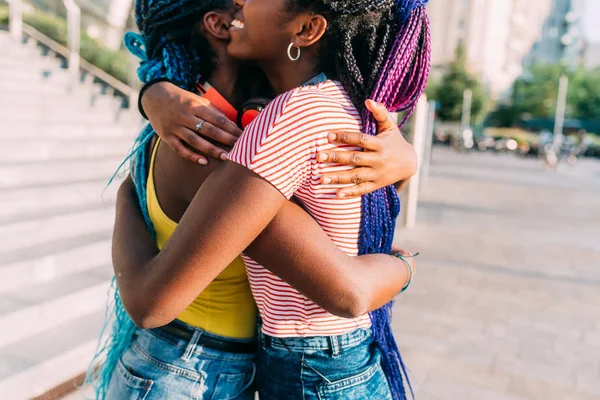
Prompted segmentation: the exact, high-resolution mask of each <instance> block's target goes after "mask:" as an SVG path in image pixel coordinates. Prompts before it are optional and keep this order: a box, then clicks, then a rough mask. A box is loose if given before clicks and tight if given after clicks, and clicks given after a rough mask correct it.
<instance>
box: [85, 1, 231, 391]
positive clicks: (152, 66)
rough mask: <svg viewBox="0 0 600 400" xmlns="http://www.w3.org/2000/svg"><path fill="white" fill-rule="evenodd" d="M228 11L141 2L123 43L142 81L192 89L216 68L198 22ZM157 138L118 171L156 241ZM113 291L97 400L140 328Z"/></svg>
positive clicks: (210, 4)
mask: <svg viewBox="0 0 600 400" xmlns="http://www.w3.org/2000/svg"><path fill="white" fill-rule="evenodd" d="M230 7H232V2H231V0H205V1H198V0H137V1H136V8H135V10H136V22H137V25H138V28H139V30H140V32H141V33H140V34H138V33H133V32H128V33H127V34H125V37H124V42H125V46H126V47H127V49H128V50H129V51H130V52H131V53H132V54H134V55H135V56H137V57H138V58H139V59H140V60H141V62H140V66H139V68H138V71H137V72H138V77H139V79H140V80H141V81H142V82H143V83H147V82H149V81H151V80H153V79H156V78H163V77H165V78H168V79H169V80H170V81H171V82H173V83H175V84H177V85H178V86H180V87H181V88H183V89H187V90H191V89H193V88H194V87H195V85H196V82H197V81H198V78H199V76H200V75H201V74H202V75H203V76H206V77H208V76H210V75H211V73H212V71H213V70H214V68H215V63H214V58H213V54H212V52H211V49H210V46H209V44H208V41H207V40H206V38H205V37H204V36H203V35H202V34H201V31H200V28H199V23H200V22H201V21H202V18H203V17H204V15H205V14H206V13H207V12H209V11H218V10H222V11H224V10H228V9H229V8H230ZM154 135H155V132H154V130H153V129H152V126H150V124H147V125H146V126H145V127H144V128H143V129H142V131H141V133H140V134H139V135H138V137H137V138H136V139H135V141H134V144H133V146H132V151H131V153H130V155H129V156H128V157H127V158H126V159H125V161H124V162H123V163H122V164H121V166H120V167H119V168H118V170H117V172H118V171H119V170H121V168H122V167H123V166H124V165H125V164H126V163H129V169H130V174H131V177H132V180H133V182H134V184H135V188H136V193H137V196H138V200H139V204H140V209H141V211H142V214H143V216H144V220H145V221H146V225H147V226H148V230H149V231H150V232H151V234H152V236H153V237H154V228H153V226H152V221H151V220H150V215H149V213H148V206H147V201H146V183H147V180H148V168H149V164H148V153H149V144H150V142H151V140H150V139H151V138H152V137H153V136H154ZM115 175H116V173H115ZM113 178H114V176H113ZM111 182H112V179H111ZM109 184H110V183H109ZM110 293H112V296H111V295H110V294H109V301H108V304H107V306H106V315H105V321H104V326H103V328H102V330H101V333H100V339H99V342H98V347H97V349H96V352H95V355H94V357H93V359H92V362H91V363H90V366H89V368H88V371H87V376H86V383H88V384H90V385H91V386H92V387H93V388H94V391H95V395H96V397H95V398H96V399H98V400H104V399H105V397H106V395H107V390H108V386H109V384H110V380H111V378H112V375H113V372H114V370H115V367H116V365H117V363H118V362H119V360H120V359H121V357H122V356H123V354H124V352H125V351H126V350H127V348H128V347H129V345H130V343H131V340H132V339H133V335H134V332H135V330H136V327H135V325H134V323H133V321H132V320H131V318H130V317H129V315H128V314H127V312H126V311H125V308H124V306H123V301H122V300H121V296H120V294H119V289H118V287H117V285H116V279H115V278H114V277H113V280H112V284H111V288H110Z"/></svg>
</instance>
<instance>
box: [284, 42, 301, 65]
mask: <svg viewBox="0 0 600 400" xmlns="http://www.w3.org/2000/svg"><path fill="white" fill-rule="evenodd" d="M293 47H294V42H292V43H290V45H289V46H288V51H287V53H288V58H289V59H290V60H291V61H298V60H299V59H300V47H298V48H297V49H298V54H297V55H296V57H295V58H294V57H292V48H293Z"/></svg>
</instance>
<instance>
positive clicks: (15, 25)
mask: <svg viewBox="0 0 600 400" xmlns="http://www.w3.org/2000/svg"><path fill="white" fill-rule="evenodd" d="M8 4H9V14H10V20H9V31H10V36H11V37H12V38H13V39H14V40H15V41H16V42H21V41H22V40H23V2H22V0H9V2H8Z"/></svg>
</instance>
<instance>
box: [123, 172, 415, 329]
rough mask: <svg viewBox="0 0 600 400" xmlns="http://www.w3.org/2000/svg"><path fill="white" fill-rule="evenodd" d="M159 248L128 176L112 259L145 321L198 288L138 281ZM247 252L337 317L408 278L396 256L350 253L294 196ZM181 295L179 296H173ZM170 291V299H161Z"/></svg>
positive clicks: (366, 306) (135, 314)
mask: <svg viewBox="0 0 600 400" xmlns="http://www.w3.org/2000/svg"><path fill="white" fill-rule="evenodd" d="M238 225H240V224H238ZM178 229H179V228H178ZM298 232H302V235H298ZM158 254H159V253H158V250H157V248H156V245H155V244H154V242H153V241H152V238H151V237H150V235H149V233H148V231H147V229H146V226H145V223H144V220H143V218H142V216H141V213H140V211H139V208H138V204H137V198H136V195H135V192H134V189H133V183H132V182H131V180H130V179H128V180H127V181H125V182H124V183H123V185H122V187H121V189H120V190H119V197H118V201H117V219H116V224H115V232H114V237H113V262H114V267H115V273H116V275H117V280H118V283H119V288H120V291H121V295H122V296H123V301H124V304H125V307H126V309H127V310H128V312H129V313H130V315H131V316H132V318H133V320H134V321H135V322H136V323H137V324H138V325H140V326H141V327H144V328H151V327H155V326H161V325H164V324H166V323H168V322H170V321H172V320H173V319H174V318H176V316H177V315H179V314H180V312H181V311H183V310H184V309H185V308H186V307H187V306H188V305H189V304H191V302H192V301H193V299H194V298H195V297H196V296H197V295H198V294H199V293H200V292H201V289H200V288H199V286H198V284H199V283H198V282H196V281H195V280H194V281H189V282H193V284H187V285H186V284H185V282H184V283H183V284H181V283H180V285H182V286H179V288H178V289H175V288H174V289H172V290H169V289H168V287H170V286H161V285H160V284H159V286H157V287H156V289H148V288H147V287H146V286H141V284H143V285H146V284H149V283H150V282H148V281H146V277H145V276H144V275H145V274H146V273H145V272H144V271H147V270H149V269H151V268H153V267H151V266H150V265H152V261H153V259H154V257H156V256H157V255H158ZM246 254H248V255H249V256H250V257H252V258H253V259H255V260H256V261H257V262H259V263H261V265H264V266H265V267H266V268H267V269H269V270H270V271H272V272H273V273H275V274H276V275H278V276H279V277H280V278H282V279H283V280H285V281H286V282H288V283H289V284H290V285H292V286H294V287H295V288H296V289H298V290H299V291H300V292H302V293H303V294H304V295H306V296H307V297H308V298H310V299H311V300H313V301H314V302H315V303H317V304H318V305H319V306H321V307H323V308H324V309H326V310H327V311H329V312H331V313H333V314H336V315H339V316H343V317H355V316H359V315H363V314H365V313H366V312H368V311H372V310H374V309H377V308H379V307H381V306H382V305H384V304H386V303H387V302H389V301H390V300H391V299H392V298H393V297H394V296H395V295H396V294H398V292H399V291H400V290H401V289H402V288H403V287H404V286H405V284H406V282H407V281H408V270H407V268H406V266H405V265H404V264H403V263H402V262H401V261H399V260H398V259H396V258H394V257H391V256H388V255H383V254H377V255H367V256H360V257H348V256H347V255H346V254H345V253H343V252H342V251H340V250H339V249H338V248H337V246H335V244H333V242H332V241H331V239H330V238H329V237H328V236H327V235H326V234H325V233H324V232H323V230H322V229H321V227H320V226H319V225H318V224H317V223H316V222H315V221H314V220H313V219H312V218H311V217H310V216H309V215H308V214H307V213H306V212H305V211H304V210H302V209H301V208H300V207H298V206H297V205H295V204H294V203H292V202H284V204H283V207H282V208H281V210H280V211H279V213H278V214H277V215H276V217H275V218H274V219H273V220H272V222H271V223H270V224H269V225H268V227H267V228H266V229H265V230H264V231H263V233H262V234H260V235H259V236H258V237H257V238H256V240H255V241H254V242H253V243H252V245H251V246H250V247H249V248H248V249H247V250H246ZM235 255H237V254H235ZM235 255H234V257H235ZM171 265H179V264H171ZM171 269H172V268H171ZM167 273H168V274H169V275H170V274H171V273H169V272H168V271H167V272H165V276H166V275H167ZM159 276H160V275H159ZM215 276H216V275H215ZM157 279H158V278H157ZM191 279H195V278H191ZM210 281H212V279H211V280H209V281H208V283H209V282H210ZM162 283H163V284H166V282H162ZM200 284H207V283H206V282H202V283H200ZM155 290H160V291H165V290H168V292H169V293H167V292H165V293H164V295H165V296H160V295H159V296H156V295H157V294H159V293H157V292H156V291H155ZM184 291H186V292H189V295H186V294H185V293H183V292H184ZM179 296H182V297H183V298H181V300H179V299H178V298H176V297H179ZM169 298H170V300H171V301H170V302H167V300H168V299H169Z"/></svg>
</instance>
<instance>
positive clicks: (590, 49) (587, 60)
mask: <svg viewBox="0 0 600 400" xmlns="http://www.w3.org/2000/svg"><path fill="white" fill-rule="evenodd" d="M583 65H584V66H585V68H588V69H593V68H598V67H600V43H586V45H585V50H584V52H583Z"/></svg>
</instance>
